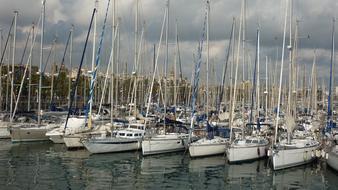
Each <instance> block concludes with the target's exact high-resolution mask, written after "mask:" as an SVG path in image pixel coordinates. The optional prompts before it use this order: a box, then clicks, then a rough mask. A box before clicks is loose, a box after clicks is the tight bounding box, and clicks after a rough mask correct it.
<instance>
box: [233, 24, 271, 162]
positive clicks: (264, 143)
mask: <svg viewBox="0 0 338 190" xmlns="http://www.w3.org/2000/svg"><path fill="white" fill-rule="evenodd" d="M259 42H260V29H259V28H258V29H257V42H256V60H255V66H254V75H253V76H254V78H253V89H252V94H251V113H250V122H249V123H248V124H247V125H246V126H245V129H250V132H251V134H250V135H246V134H244V129H243V130H242V131H243V132H242V136H241V137H239V138H237V139H235V140H234V141H233V142H232V143H231V144H230V146H228V148H227V157H228V162H229V163H233V162H243V161H248V160H255V159H259V158H262V157H266V155H267V150H268V146H269V141H268V140H267V139H266V138H265V137H264V136H260V135H259V132H260V128H261V126H262V124H261V123H260V121H259V117H257V123H253V111H254V110H253V108H254V95H255V92H256V86H258V87H257V88H259V85H256V83H258V82H259V79H258V80H257V81H256V76H257V74H259ZM257 65H258V68H256V67H257ZM257 78H258V77H257ZM258 91H259V89H258ZM257 99H259V97H258V96H257ZM257 102H258V103H257V113H258V116H259V108H260V105H259V101H257ZM256 131H257V133H256V134H254V132H256Z"/></svg>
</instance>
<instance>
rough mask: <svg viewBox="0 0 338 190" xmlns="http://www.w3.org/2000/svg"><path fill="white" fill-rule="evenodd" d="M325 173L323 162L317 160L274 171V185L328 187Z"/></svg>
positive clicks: (307, 187) (288, 187)
mask: <svg viewBox="0 0 338 190" xmlns="http://www.w3.org/2000/svg"><path fill="white" fill-rule="evenodd" d="M325 173H327V172H325V170H324V169H323V168H322V164H321V163H319V162H316V163H313V164H310V165H304V166H299V167H295V168H290V169H287V170H282V171H277V172H274V174H273V185H274V187H275V188H277V189H327V188H328V184H327V179H326V177H325ZM336 177H337V176H336ZM336 179H337V178H336ZM335 181H336V180H335Z"/></svg>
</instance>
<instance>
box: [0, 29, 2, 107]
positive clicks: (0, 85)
mask: <svg viewBox="0 0 338 190" xmlns="http://www.w3.org/2000/svg"><path fill="white" fill-rule="evenodd" d="M0 52H1V53H2V28H0ZM2 101H3V96H2V64H1V63H0V111H1V110H2Z"/></svg>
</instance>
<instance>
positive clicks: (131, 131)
mask: <svg viewBox="0 0 338 190" xmlns="http://www.w3.org/2000/svg"><path fill="white" fill-rule="evenodd" d="M114 10H115V1H114ZM107 12H108V8H107ZM114 12H115V11H114ZM113 23H115V15H113ZM118 29H119V26H118V24H117V26H115V24H114V31H113V44H112V50H111V56H110V59H109V60H110V64H112V65H113V63H114V62H113V60H114V58H112V55H113V53H114V51H115V40H116V36H117V34H118ZM101 36H102V35H101ZM142 36H143V32H142V34H141V39H142ZM101 40H102V38H101ZM140 46H141V45H140ZM138 60H139V59H137V61H138ZM97 63H98V62H97ZM95 71H96V70H95ZM94 74H95V73H94ZM93 79H94V80H95V77H93ZM92 84H93V82H92ZM91 89H92V86H91ZM111 106H113V105H111ZM111 120H113V119H112V118H111ZM144 135H145V126H144V124H141V123H130V124H129V125H128V127H127V128H125V129H118V130H113V131H111V132H110V133H109V132H108V133H107V134H102V135H101V136H97V137H95V136H92V137H88V138H83V139H82V140H81V142H82V144H83V145H84V147H85V148H86V149H87V150H88V151H89V152H90V153H92V154H97V153H108V152H122V151H131V150H138V149H140V148H141V141H142V138H143V137H144Z"/></svg>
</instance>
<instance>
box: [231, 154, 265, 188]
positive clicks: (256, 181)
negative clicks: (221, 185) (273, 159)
mask: <svg viewBox="0 0 338 190" xmlns="http://www.w3.org/2000/svg"><path fill="white" fill-rule="evenodd" d="M227 171H228V173H227V176H226V181H227V186H228V187H233V188H238V189H243V188H251V189H267V188H270V186H271V185H270V184H271V183H270V181H271V170H270V168H269V166H268V162H267V160H258V161H254V162H250V163H241V164H231V165H228V170H227Z"/></svg>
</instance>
